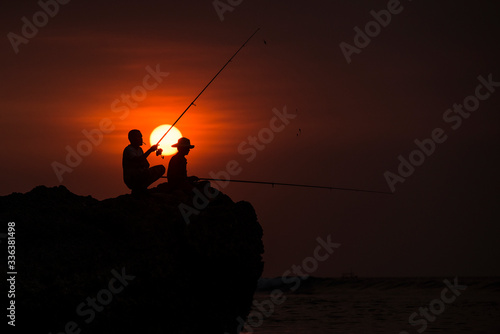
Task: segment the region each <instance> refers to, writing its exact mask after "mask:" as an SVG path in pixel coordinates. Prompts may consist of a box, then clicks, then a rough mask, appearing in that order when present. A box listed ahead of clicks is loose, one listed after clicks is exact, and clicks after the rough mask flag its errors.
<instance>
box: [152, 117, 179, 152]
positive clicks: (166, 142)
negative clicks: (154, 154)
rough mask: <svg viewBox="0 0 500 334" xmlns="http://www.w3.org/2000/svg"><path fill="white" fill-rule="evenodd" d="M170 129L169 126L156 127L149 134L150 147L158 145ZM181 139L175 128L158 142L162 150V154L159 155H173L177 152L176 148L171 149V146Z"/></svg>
mask: <svg viewBox="0 0 500 334" xmlns="http://www.w3.org/2000/svg"><path fill="white" fill-rule="evenodd" d="M169 128H170V124H163V125H160V126H159V127H157V128H156V129H154V130H153V132H151V136H150V137H149V142H150V143H151V145H155V144H156V143H158V140H160V138H161V137H162V136H163V135H164V134H165V132H167V131H168V129H169ZM181 137H182V134H181V132H180V131H179V129H177V128H176V127H175V126H174V127H172V129H171V130H170V131H169V132H168V134H167V135H166V136H165V138H163V139H162V141H161V142H160V145H159V148H161V149H163V153H162V154H161V155H163V156H168V155H173V154H175V153H176V152H177V148H175V147H172V145H173V144H175V143H177V140H179V138H181Z"/></svg>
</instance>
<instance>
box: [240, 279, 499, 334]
mask: <svg viewBox="0 0 500 334" xmlns="http://www.w3.org/2000/svg"><path fill="white" fill-rule="evenodd" d="M448 280H449V281H451V282H452V283H453V278H448ZM458 282H459V284H460V285H465V286H466V289H465V290H463V291H461V292H460V293H461V294H460V295H459V296H456V298H453V296H454V294H453V293H452V292H451V291H449V290H447V291H446V293H445V295H444V298H448V301H449V300H451V299H455V300H454V301H453V302H450V303H445V302H443V301H442V299H441V298H442V297H441V293H442V291H443V289H444V288H446V285H445V283H443V279H388V280H387V279H386V280H384V279H364V280H359V281H357V282H355V281H352V282H339V281H333V280H323V281H321V282H316V283H315V284H312V285H310V286H308V287H307V288H306V289H299V290H297V291H296V292H295V293H285V297H286V300H285V301H284V302H283V303H282V304H280V305H274V310H272V313H271V312H270V311H268V310H267V309H266V310H265V312H268V313H267V314H268V315H269V316H267V317H266V316H264V315H263V312H260V314H262V321H261V320H260V319H259V316H258V315H256V316H255V317H253V318H251V319H249V321H248V323H249V324H251V325H253V327H251V328H248V327H247V329H248V330H247V332H252V331H253V332H254V333H269V334H271V333H273V334H278V333H301V334H307V333H311V334H318V333H346V334H347V333H349V334H366V333H395V334H399V333H401V332H403V333H405V332H404V331H406V332H408V333H453V334H460V333H491V334H498V333H500V279H458ZM278 288H279V287H278ZM283 289H284V288H283ZM255 299H256V300H257V301H258V302H259V303H262V302H263V301H266V300H268V301H269V300H270V297H269V292H258V293H257V294H256V295H255ZM267 305H269V304H267ZM429 307H433V310H434V311H435V314H433V313H432V312H431V311H429V314H428V317H430V319H431V320H432V321H430V320H426V319H425V317H424V315H419V314H418V313H417V316H416V317H415V318H414V319H413V320H414V321H415V322H416V323H415V324H414V325H413V326H412V325H411V324H410V323H409V317H410V315H411V314H412V313H414V312H419V310H420V308H429ZM442 307H443V308H442ZM255 310H256V311H258V309H255ZM425 322H426V323H427V327H426V328H425V325H424V323H425ZM259 325H260V326H259ZM244 332H245V331H244ZM405 334H406V333H405Z"/></svg>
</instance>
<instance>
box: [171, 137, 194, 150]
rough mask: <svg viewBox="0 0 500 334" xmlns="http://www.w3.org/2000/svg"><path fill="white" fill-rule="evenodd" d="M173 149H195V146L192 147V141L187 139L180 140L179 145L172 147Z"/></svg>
mask: <svg viewBox="0 0 500 334" xmlns="http://www.w3.org/2000/svg"><path fill="white" fill-rule="evenodd" d="M172 147H189V148H193V147H194V145H191V141H190V140H189V139H187V138H186V137H182V138H179V140H178V141H177V144H174V145H172Z"/></svg>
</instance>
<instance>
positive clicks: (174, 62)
mask: <svg viewBox="0 0 500 334" xmlns="http://www.w3.org/2000/svg"><path fill="white" fill-rule="evenodd" d="M214 4H215V5H217V9H216V7H215V5H214ZM43 8H45V9H43ZM42 11H45V12H48V14H44V12H42ZM496 13H497V8H496V7H495V5H494V3H493V2H489V1H479V2H465V1H459V2H457V1H451V0H447V1H440V2H439V4H437V3H436V2H434V1H424V0H422V1H409V0H406V1H401V2H399V1H395V0H391V1H367V0H366V1H361V0H360V1H309V2H302V1H264V0H255V1H237V0H232V1H224V0H220V1H218V2H216V1H210V0H206V1H182V2H181V1H126V0H122V1H114V0H112V1H106V2H104V3H103V2H102V1H95V0H86V1H81V0H72V1H69V2H67V0H60V2H57V3H56V2H55V0H46V1H44V0H42V1H40V2H37V1H33V0H22V1H16V2H13V1H10V2H9V3H8V4H6V5H4V9H3V10H2V11H1V13H0V29H1V32H2V36H3V38H2V44H1V53H0V70H1V78H2V80H1V85H2V86H1V90H0V92H1V93H0V94H1V99H0V110H1V113H0V120H1V121H0V127H1V131H0V139H1V141H2V142H3V143H4V147H3V156H4V158H3V159H2V161H3V162H4V163H3V164H2V165H1V166H0V195H8V194H10V193H12V192H21V193H24V192H27V191H30V190H31V189H32V188H34V187H36V186H38V185H46V186H58V185H64V186H66V187H67V188H68V189H69V190H70V191H72V192H73V193H75V194H78V195H85V196H86V195H91V196H93V197H95V198H97V199H105V198H110V197H116V196H118V195H121V194H125V193H128V192H129V190H128V189H127V187H126V186H125V185H124V184H123V181H122V170H121V154H122V151H123V148H124V147H125V146H126V145H128V140H127V133H128V131H129V130H131V129H134V128H137V129H140V130H141V131H142V133H143V134H144V137H145V139H147V138H149V134H150V133H151V132H152V131H153V129H155V128H156V127H158V126H160V125H162V124H171V123H172V122H173V121H175V119H177V117H179V115H180V114H181V113H182V111H184V110H185V109H186V107H188V106H189V104H190V103H191V101H192V100H193V99H194V98H195V97H196V95H197V94H198V93H199V92H200V91H201V90H202V89H203V87H205V85H206V84H207V83H208V82H209V81H210V79H211V78H212V77H213V76H214V75H215V74H216V73H217V71H218V70H219V69H220V68H221V67H222V66H223V65H224V64H225V62H226V61H227V60H228V59H229V58H230V57H231V56H232V55H233V54H234V52H236V50H238V48H239V47H240V46H241V45H242V44H243V42H244V41H245V40H247V38H248V37H249V36H250V35H251V34H252V33H253V32H255V30H256V29H257V28H260V30H259V31H258V32H257V34H255V36H254V37H253V38H252V39H251V40H250V41H249V42H248V44H247V45H246V46H245V47H244V48H243V49H242V50H241V51H240V53H239V54H238V55H237V56H236V57H235V58H234V59H233V61H231V63H230V64H229V65H228V66H227V67H226V68H225V69H224V71H223V72H222V73H221V74H220V75H219V76H218V77H217V79H216V80H215V81H214V82H213V83H212V84H211V85H210V86H209V87H208V88H207V90H206V91H205V92H204V93H203V94H202V95H201V96H200V97H199V99H198V100H197V101H196V103H195V106H192V107H191V108H190V109H189V110H188V112H187V113H186V114H185V115H184V116H183V117H182V118H181V120H180V121H179V122H178V123H177V127H178V129H179V130H180V131H181V133H182V134H183V135H184V136H186V137H188V138H190V140H191V142H192V144H194V145H195V146H196V147H195V148H194V149H193V150H192V151H191V152H190V154H189V156H188V173H189V174H190V175H197V176H199V177H211V176H212V175H221V176H222V175H224V173H226V172H227V171H228V167H227V166H228V163H229V162H231V161H236V163H237V164H238V167H239V168H237V172H235V173H234V175H231V178H232V179H241V180H255V181H272V182H285V183H299V184H312V185H324V186H334V187H348V188H361V189H370V190H379V191H386V192H390V193H392V194H391V195H384V194H373V193H361V192H349V191H335V190H331V191H330V190H324V189H309V188H291V187H280V186H275V187H271V186H265V185H246V184H238V183H231V184H229V185H228V186H226V187H224V188H223V189H222V190H223V191H224V192H225V193H227V194H228V195H229V196H231V198H232V199H233V200H235V201H239V200H246V201H249V202H251V203H252V204H253V206H254V208H255V209H256V212H257V215H258V218H259V221H260V223H261V225H262V227H263V229H264V246H265V254H264V261H265V269H264V276H266V277H272V276H281V275H282V274H283V273H285V272H286V271H287V270H289V269H291V268H292V267H293V266H294V265H301V264H302V263H303V262H304V261H306V262H307V258H309V257H313V256H314V250H315V249H316V247H317V245H318V241H317V239H318V238H322V239H323V240H327V239H328V238H330V240H331V241H332V242H334V243H339V244H340V246H339V247H338V248H337V249H336V250H335V252H334V253H333V254H331V256H330V257H329V258H328V259H327V260H324V261H319V262H318V264H317V268H314V270H312V271H311V273H310V274H311V275H314V276H323V277H326V276H329V277H338V276H340V275H342V274H343V273H346V272H351V271H352V272H353V273H355V274H357V275H359V276H365V277H366V276H411V277H413V276H452V277H454V276H498V275H500V267H498V265H496V264H497V263H499V260H500V247H499V246H498V244H499V243H498V235H499V232H500V227H499V224H498V222H499V221H500V220H499V218H500V214H499V210H498V204H497V203H498V192H497V189H498V186H499V184H500V182H499V181H500V180H499V176H498V170H499V167H500V166H499V159H498V158H497V157H496V156H497V153H494V152H498V151H499V150H498V148H499V136H498V134H499V120H500V116H499V107H500V83H498V82H500V66H499V64H498V59H500V57H499V56H500V49H499V48H498V36H499V33H500V29H499V28H500V27H499V23H498V18H497V16H498V15H497V14H496ZM35 24H36V25H35ZM479 86H480V87H479ZM463 104H466V107H467V109H465V107H462V109H461V110H459V109H460V106H459V105H463ZM450 109H451V110H450ZM468 110H470V111H468ZM145 141H146V140H145ZM170 144H171V143H162V145H165V146H167V147H168V145H170ZM160 146H161V145H160ZM148 147H149V142H148V146H146V147H145V148H148ZM69 152H73V153H69ZM75 152H76V153H75ZM78 152H80V153H78ZM402 161H404V162H402ZM149 162H150V164H151V165H157V164H164V165H165V166H167V165H168V157H166V158H165V159H161V158H160V157H156V156H153V155H151V156H150V158H149ZM400 165H401V166H400ZM328 236H330V237H328Z"/></svg>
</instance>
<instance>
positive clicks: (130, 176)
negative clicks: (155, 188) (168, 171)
mask: <svg viewBox="0 0 500 334" xmlns="http://www.w3.org/2000/svg"><path fill="white" fill-rule="evenodd" d="M128 140H129V141H130V145H128V146H127V147H125V149H124V150H123V159H122V167H123V181H125V184H126V185H127V187H129V188H130V189H131V190H132V194H133V195H134V194H143V193H146V189H147V188H148V187H149V185H151V184H152V183H153V182H155V181H156V180H158V179H159V178H160V177H161V176H162V175H163V174H165V167H164V166H163V165H157V166H153V167H151V168H150V167H149V162H148V159H147V158H148V156H149V155H150V154H151V153H152V152H154V151H156V150H157V149H158V145H153V146H151V147H150V148H149V149H148V150H147V151H146V153H144V152H143V151H142V148H141V146H142V144H144V142H143V141H142V134H141V131H139V130H130V132H129V133H128Z"/></svg>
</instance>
